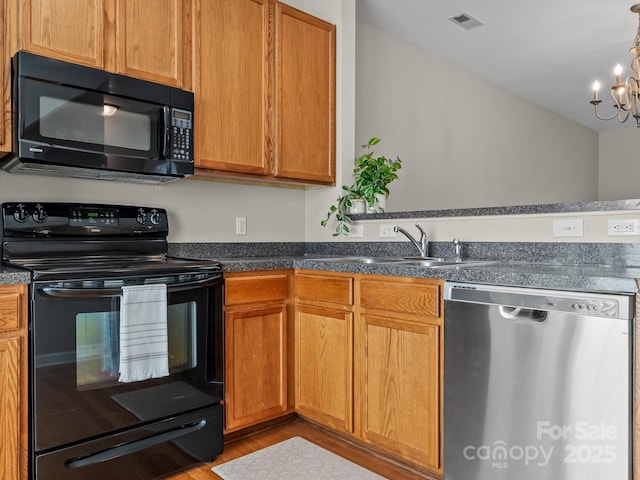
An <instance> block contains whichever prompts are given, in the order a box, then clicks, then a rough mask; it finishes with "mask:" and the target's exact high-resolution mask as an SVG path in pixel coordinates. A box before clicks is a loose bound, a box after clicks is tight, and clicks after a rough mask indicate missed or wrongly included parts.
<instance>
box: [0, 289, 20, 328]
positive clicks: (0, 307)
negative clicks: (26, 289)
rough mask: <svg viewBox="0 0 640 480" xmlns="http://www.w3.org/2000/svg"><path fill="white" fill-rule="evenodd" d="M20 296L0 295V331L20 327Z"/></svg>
mask: <svg viewBox="0 0 640 480" xmlns="http://www.w3.org/2000/svg"><path fill="white" fill-rule="evenodd" d="M19 322H20V294H19V293H0V331H5V330H17V329H18V328H19V327H20V324H19Z"/></svg>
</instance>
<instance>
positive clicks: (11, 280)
mask: <svg viewBox="0 0 640 480" xmlns="http://www.w3.org/2000/svg"><path fill="white" fill-rule="evenodd" d="M23 283H31V273H29V272H27V271H25V270H18V269H16V268H9V267H5V266H2V265H0V285H20V284H23Z"/></svg>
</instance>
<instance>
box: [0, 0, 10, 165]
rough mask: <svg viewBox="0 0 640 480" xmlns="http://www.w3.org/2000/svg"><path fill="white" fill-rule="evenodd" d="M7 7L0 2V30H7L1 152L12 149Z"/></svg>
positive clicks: (0, 46)
mask: <svg viewBox="0 0 640 480" xmlns="http://www.w3.org/2000/svg"><path fill="white" fill-rule="evenodd" d="M6 15H7V9H6V8H5V2H0V31H2V32H5V34H4V35H2V36H0V89H1V91H2V98H0V122H2V123H0V153H3V152H10V151H11V128H12V127H11V82H10V81H9V77H11V55H10V52H9V45H8V43H10V42H8V41H7V36H8V33H7V32H8V31H9V30H10V29H8V28H7V27H8V22H7V21H6Z"/></svg>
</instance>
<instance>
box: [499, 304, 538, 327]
mask: <svg viewBox="0 0 640 480" xmlns="http://www.w3.org/2000/svg"><path fill="white" fill-rule="evenodd" d="M498 311H499V312H500V316H501V317H502V318H504V319H506V320H525V321H530V322H536V323H544V322H545V321H546V320H547V315H548V313H549V312H545V311H544V310H535V309H533V308H522V307H507V306H505V305H500V306H499V307H498Z"/></svg>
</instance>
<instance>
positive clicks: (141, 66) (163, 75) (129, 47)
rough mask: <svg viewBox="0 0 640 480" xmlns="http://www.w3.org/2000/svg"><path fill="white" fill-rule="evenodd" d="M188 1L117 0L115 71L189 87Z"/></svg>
mask: <svg viewBox="0 0 640 480" xmlns="http://www.w3.org/2000/svg"><path fill="white" fill-rule="evenodd" d="M191 4H192V1H191V0H117V2H116V5H117V8H116V11H117V23H116V36H115V45H116V48H115V51H116V72H117V73H121V74H123V75H129V76H132V77H138V78H143V79H145V80H150V81H152V82H157V83H162V84H165V85H172V86H175V87H180V88H183V89H185V90H190V89H191V79H190V74H189V72H190V70H191V61H190V59H191V25H190V19H191ZM185 64H186V65H185ZM187 76H188V77H189V78H185V77H187Z"/></svg>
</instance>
